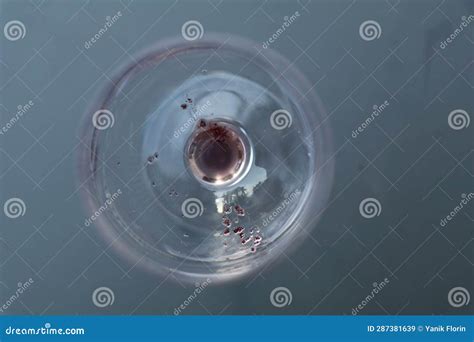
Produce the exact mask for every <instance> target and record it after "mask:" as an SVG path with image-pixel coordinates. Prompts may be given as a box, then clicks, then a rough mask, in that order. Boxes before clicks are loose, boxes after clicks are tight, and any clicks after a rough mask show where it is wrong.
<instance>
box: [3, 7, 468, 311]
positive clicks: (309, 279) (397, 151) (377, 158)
mask: <svg viewBox="0 0 474 342" xmlns="http://www.w3.org/2000/svg"><path fill="white" fill-rule="evenodd" d="M117 11H121V13H122V17H121V18H120V19H119V20H118V22H116V23H115V24H114V25H113V26H112V27H111V28H110V29H109V30H108V32H107V33H106V34H105V35H104V36H103V37H101V39H100V40H99V41H98V42H97V43H95V44H94V45H93V46H92V47H91V48H90V49H88V50H86V49H85V48H84V42H85V41H88V40H89V39H90V38H91V37H92V36H93V35H94V34H95V33H97V32H98V30H99V29H100V28H101V27H102V26H103V25H104V23H105V21H106V19H105V18H106V17H107V16H113V15H114V14H115V13H117ZM295 11H299V13H300V14H301V16H300V17H298V19H297V20H296V21H295V22H294V23H293V24H291V26H290V27H289V28H288V29H287V30H286V31H285V33H284V34H282V35H281V36H280V37H279V38H278V39H277V40H276V42H274V43H273V44H271V48H273V49H275V50H277V51H278V52H280V53H281V54H283V55H284V56H286V57H287V58H288V59H289V60H290V61H291V62H294V64H295V65H296V66H297V67H298V68H299V69H301V70H302V71H303V72H304V73H305V75H306V76H307V78H308V79H309V81H310V82H311V84H312V85H314V88H313V89H314V90H315V91H316V92H317V93H318V94H319V96H320V97H321V99H322V101H323V102H324V105H325V107H326V108H327V111H328V115H329V120H330V122H331V126H332V128H333V131H334V145H335V156H334V158H335V161H336V171H335V181H334V187H333V190H332V194H331V197H330V199H329V205H328V207H327V209H326V210H325V211H324V213H323V214H322V216H321V220H320V221H319V223H318V225H317V226H316V227H314V229H313V230H312V232H311V234H310V236H309V237H308V238H307V239H306V241H305V242H304V244H303V245H302V246H301V248H299V249H298V250H297V251H289V252H288V253H284V254H283V255H282V256H281V258H280V259H278V260H275V261H274V262H273V263H271V264H270V265H268V266H267V267H266V268H265V269H263V270H262V271H261V272H259V273H257V274H250V275H248V276H246V277H244V278H241V279H239V280H237V281H234V282H230V283H224V284H219V285H215V284H214V285H211V286H209V287H208V288H206V290H205V291H204V292H203V293H202V294H200V295H199V296H198V298H197V299H196V300H194V301H193V302H192V303H191V304H190V305H189V306H187V307H186V309H185V310H184V311H183V313H185V314H308V313H310V314H349V315H350V314H351V311H352V309H353V308H354V307H356V306H357V305H358V304H360V303H361V302H362V300H363V299H364V298H365V297H366V296H367V295H368V294H369V293H370V292H371V291H372V288H373V285H372V284H373V283H374V282H377V283H380V282H381V281H382V280H384V279H385V278H388V279H389V281H390V282H389V284H388V285H387V286H386V287H385V288H384V289H383V290H382V291H381V292H380V293H379V294H377V296H376V297H375V298H374V299H373V300H371V301H370V302H369V303H368V304H367V306H366V307H365V308H364V309H363V310H362V311H361V314H467V313H472V312H473V310H472V307H473V304H472V303H469V304H467V305H464V306H462V307H460V308H455V307H453V306H451V305H450V304H449V302H448V292H449V291H450V290H451V289H452V288H454V287H457V286H460V287H463V288H465V289H466V290H467V291H468V292H470V293H471V294H474V288H473V279H474V277H473V262H474V253H473V246H474V244H473V236H474V234H473V233H474V230H473V228H474V226H473V219H474V210H473V209H474V207H473V204H472V203H470V204H469V205H467V206H466V207H465V208H463V210H462V211H461V212H460V213H458V214H457V215H456V216H455V218H454V219H453V220H452V221H450V222H449V223H448V224H447V225H446V226H445V227H441V226H440V219H441V218H443V217H445V216H446V215H448V214H449V213H450V211H451V210H452V209H453V208H454V207H455V206H456V205H458V204H459V202H460V200H461V195H462V194H463V193H464V194H469V193H472V192H474V182H473V176H474V154H473V153H472V152H473V145H474V144H473V130H474V124H472V123H471V124H470V125H469V126H468V127H466V128H464V129H461V130H454V129H452V128H451V127H450V126H449V125H448V115H449V113H450V112H451V111H453V110H455V109H463V110H465V111H466V112H467V113H469V115H470V117H472V116H473V114H474V100H473V85H474V65H473V56H474V34H473V31H474V23H471V24H470V26H468V27H467V28H466V29H465V30H464V31H463V32H462V33H461V34H459V35H458V36H456V38H455V39H454V41H453V42H452V43H450V44H449V45H448V46H447V47H446V48H445V49H441V48H440V42H441V41H443V40H445V39H446V38H447V37H449V35H450V34H452V33H453V31H454V30H455V29H456V28H457V27H459V25H460V23H461V22H462V19H461V18H462V17H463V16H465V17H469V15H473V14H474V2H472V1H468V0H466V1H444V0H433V1H421V0H406V1H395V0H387V1H383V0H380V1H375V0H374V1H362V0H361V1H318V0H313V1H308V0H301V1H264V2H258V1H226V0H224V1H223V0H221V1H216V0H209V1H207V0H204V1H182V0H179V1H139V0H135V1H129V0H123V1H36V0H31V1H1V2H0V24H1V27H2V28H3V26H4V25H5V24H6V23H7V22H9V21H11V20H20V21H21V22H22V23H23V24H24V25H25V28H26V34H25V37H24V38H23V39H20V40H17V41H9V40H7V39H6V38H5V35H1V36H0V76H1V77H0V114H1V120H0V124H1V125H2V126H4V125H5V124H6V123H7V122H8V121H9V120H10V119H11V118H12V116H14V113H15V112H16V108H17V106H18V105H24V104H26V103H28V101H30V100H31V101H33V102H34V106H33V107H32V108H31V110H30V111H29V112H28V113H26V114H25V115H24V116H23V117H22V118H21V119H20V120H19V121H18V122H17V123H16V124H15V125H14V126H13V127H12V128H10V129H9V130H8V132H6V133H5V134H4V135H2V136H0V146H1V149H0V158H1V159H0V191H1V196H0V200H1V203H2V206H3V203H4V202H5V201H7V200H8V199H9V198H12V197H18V198H21V199H22V200H23V201H24V202H25V205H26V212H25V215H24V216H21V217H19V218H17V219H10V218H8V217H6V216H5V215H3V213H2V215H1V216H0V222H1V224H0V274H1V277H0V304H2V305H3V303H5V302H6V301H7V300H8V298H10V296H12V295H13V294H14V293H15V291H16V289H17V284H18V283H19V282H20V283H24V282H26V281H27V280H28V279H29V278H32V279H33V280H34V283H33V285H32V286H31V287H30V288H29V289H28V290H27V291H25V293H23V294H22V295H21V296H20V297H19V299H18V300H16V301H15V302H14V303H13V304H12V305H11V306H9V307H8V309H7V310H5V312H4V313H6V314H78V313H79V314H84V313H91V314H173V310H174V309H175V308H176V307H178V306H179V305H181V304H182V303H183V302H184V301H185V299H186V298H188V296H189V295H190V294H191V293H192V292H193V291H194V285H192V284H184V283H180V282H177V281H176V280H174V279H172V278H169V279H167V280H166V281H164V282H163V281H162V279H160V278H159V277H156V276H152V275H150V274H147V273H144V272H143V271H141V270H140V269H138V268H134V267H132V266H133V265H130V264H127V263H125V262H124V261H123V260H121V259H120V258H119V257H118V256H117V255H116V254H115V253H114V251H113V250H111V249H108V250H105V248H104V243H103V242H102V241H101V240H100V239H99V238H98V236H97V235H96V234H95V233H94V228H93V227H92V226H91V227H89V228H84V227H83V222H84V219H85V216H86V214H85V213H84V210H83V208H82V204H81V202H80V198H79V194H78V190H77V182H76V179H75V177H76V153H77V150H78V149H79V148H81V142H80V140H79V139H78V137H77V134H78V130H77V128H78V125H79V122H80V120H81V117H82V115H83V114H84V111H85V110H86V108H87V106H88V104H89V103H90V101H92V100H93V99H95V96H96V94H97V93H98V92H100V90H102V89H103V88H104V87H105V86H107V85H109V84H110V82H111V78H112V77H113V76H114V74H113V71H114V70H115V69H116V68H117V67H118V66H120V65H123V64H126V63H130V62H132V61H133V58H134V57H133V56H134V54H135V53H136V52H137V51H140V50H141V49H143V48H145V47H147V46H149V45H150V44H153V43H155V42H156V41H157V40H159V39H161V38H166V37H170V36H177V35H180V34H181V26H182V25H183V23H185V22H186V21H188V20H198V21H199V22H200V23H201V24H202V25H203V27H204V34H206V32H225V33H229V34H237V35H240V36H244V37H247V38H250V39H252V40H254V41H256V42H260V43H262V42H264V41H266V40H267V39H268V38H269V37H270V36H271V35H272V34H273V33H275V31H276V30H277V29H278V28H279V27H280V26H281V25H282V23H283V21H284V17H285V16H291V15H292V14H293V13H294V12H295ZM366 20H375V21H377V22H378V23H379V24H380V26H381V30H382V33H381V36H380V37H379V38H378V39H375V40H373V41H365V40H363V39H361V36H360V35H359V26H360V25H361V23H362V22H364V21H366ZM386 100H387V101H388V102H389V103H390V105H389V106H388V108H387V109H385V111H384V112H383V114H382V115H380V116H379V117H378V118H377V119H376V121H375V122H373V123H372V124H371V125H370V126H369V127H368V128H367V129H366V130H365V131H364V132H363V133H361V134H360V135H359V136H358V137H357V138H355V139H354V138H352V136H351V134H352V131H353V130H354V129H356V128H357V127H358V126H359V125H360V124H361V123H362V122H363V121H365V119H366V118H367V117H368V116H369V115H370V113H371V111H372V107H373V105H380V104H381V103H383V102H384V101H386ZM367 197H374V198H377V199H378V200H379V201H380V203H381V205H382V212H381V214H380V216H378V217H376V218H374V219H370V220H369V219H365V218H363V217H362V216H361V215H360V213H359V203H360V202H361V201H362V200H363V199H364V198H367ZM101 286H107V287H109V288H111V289H112V290H113V292H114V294H115V301H114V303H113V305H110V306H108V307H105V308H98V307H96V306H95V305H94V304H93V302H92V299H91V297H92V292H93V291H94V290H95V289H96V288H98V287H101ZM278 286H284V287H286V288H288V289H289V290H290V291H291V293H292V296H293V300H292V302H291V304H290V305H288V306H285V307H283V308H277V307H274V306H273V305H272V304H271V303H270V300H269V296H270V292H271V291H272V290H273V289H274V288H275V287H278Z"/></svg>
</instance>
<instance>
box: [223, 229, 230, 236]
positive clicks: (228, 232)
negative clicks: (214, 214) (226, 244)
mask: <svg viewBox="0 0 474 342" xmlns="http://www.w3.org/2000/svg"><path fill="white" fill-rule="evenodd" d="M229 234H230V229H229V228H226V230H224V236H228V235H229Z"/></svg>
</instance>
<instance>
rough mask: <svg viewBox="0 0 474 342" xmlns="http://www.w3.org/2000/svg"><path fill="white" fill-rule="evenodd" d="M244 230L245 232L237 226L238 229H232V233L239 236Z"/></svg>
mask: <svg viewBox="0 0 474 342" xmlns="http://www.w3.org/2000/svg"><path fill="white" fill-rule="evenodd" d="M244 230H245V228H244V227H242V226H239V227H237V228H235V229H234V233H235V234H240V233H242V232H243V231H244Z"/></svg>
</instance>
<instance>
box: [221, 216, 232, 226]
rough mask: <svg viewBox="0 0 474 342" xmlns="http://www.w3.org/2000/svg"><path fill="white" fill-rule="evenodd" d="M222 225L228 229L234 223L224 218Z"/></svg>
mask: <svg viewBox="0 0 474 342" xmlns="http://www.w3.org/2000/svg"><path fill="white" fill-rule="evenodd" d="M222 224H223V225H224V226H226V227H230V226H231V224H232V222H231V221H230V219H229V218H228V217H224V218H222Z"/></svg>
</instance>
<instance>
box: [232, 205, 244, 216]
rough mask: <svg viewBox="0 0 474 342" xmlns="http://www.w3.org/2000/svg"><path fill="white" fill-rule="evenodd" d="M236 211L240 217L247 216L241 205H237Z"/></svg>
mask: <svg viewBox="0 0 474 342" xmlns="http://www.w3.org/2000/svg"><path fill="white" fill-rule="evenodd" d="M234 209H235V212H236V213H237V215H238V216H245V210H244V208H242V207H241V206H240V205H236V206H235V207H234Z"/></svg>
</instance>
